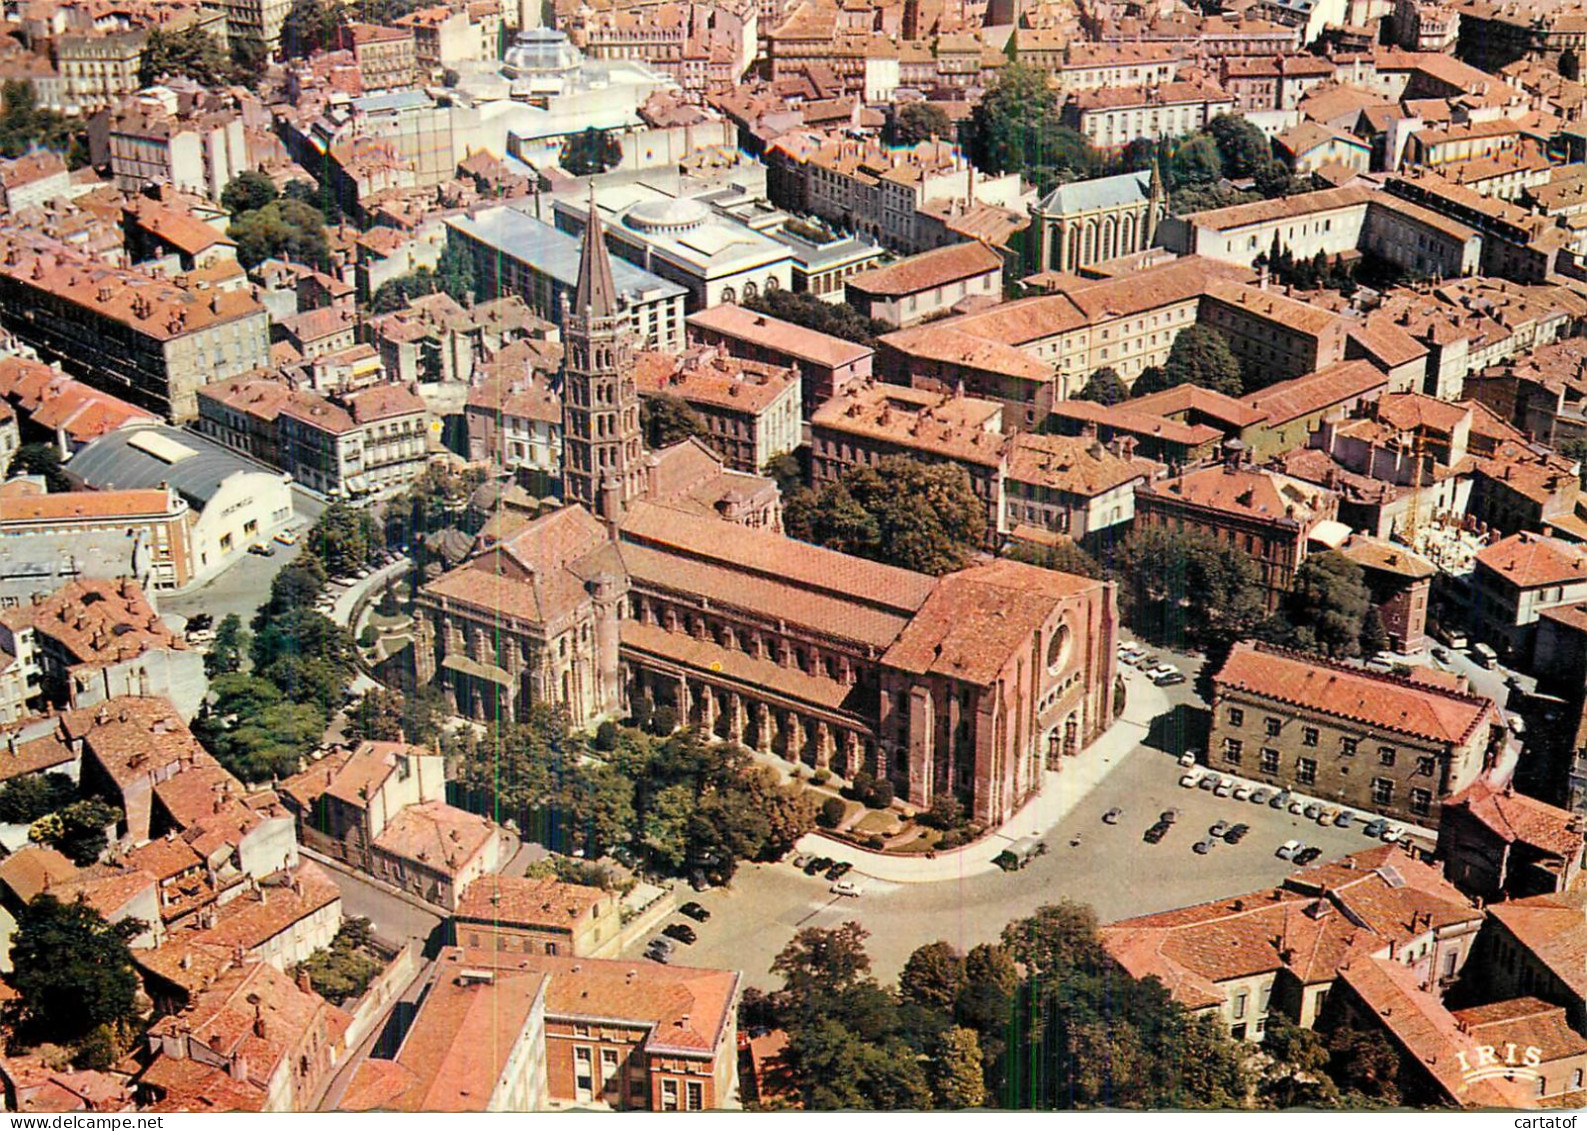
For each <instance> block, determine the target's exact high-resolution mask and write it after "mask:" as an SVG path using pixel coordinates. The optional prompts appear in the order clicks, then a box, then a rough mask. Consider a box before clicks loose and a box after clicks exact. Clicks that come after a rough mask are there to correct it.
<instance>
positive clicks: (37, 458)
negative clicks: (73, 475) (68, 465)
mask: <svg viewBox="0 0 1587 1131" xmlns="http://www.w3.org/2000/svg"><path fill="white" fill-rule="evenodd" d="M6 475H8V476H17V475H37V476H40V477H42V478H43V480H44V487H45V490H47V491H49V493H50V494H52V495H55V494H60V493H64V492H66V491H70V490H71V489H72V481H71V480H70V479H68V478H66V472H65V471H63V470H62V469H61V452H60V449H59V448H57V447H56V446H55V445H54V444H45V443H35V444H23V445H22V446H21V447H20V448H18V449H17V450H16V453H15V454H14V455H12V457H11V466H10V467H9V468H7V469H6Z"/></svg>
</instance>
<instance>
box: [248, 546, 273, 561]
mask: <svg viewBox="0 0 1587 1131" xmlns="http://www.w3.org/2000/svg"><path fill="white" fill-rule="evenodd" d="M248 552H249V553H250V554H258V555H259V556H260V557H261V558H273V557H275V556H276V548H275V547H274V546H272V545H271V544H270V543H268V542H255V543H254V544H253V545H252V546H249V547H248Z"/></svg>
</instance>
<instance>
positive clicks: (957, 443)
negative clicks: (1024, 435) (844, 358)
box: [810, 382, 1006, 467]
mask: <svg viewBox="0 0 1587 1131" xmlns="http://www.w3.org/2000/svg"><path fill="white" fill-rule="evenodd" d="M1002 414H1003V404H1002V402H1001V401H989V400H982V399H980V398H978V397H966V396H955V395H954V394H951V393H933V392H930V391H927V390H923V389H916V388H913V387H911V386H907V385H887V384H883V383H881V382H869V383H866V384H863V385H858V386H855V387H853V388H850V389H849V390H848V391H847V392H845V393H841V394H839V395H838V396H835V397H833V398H831V399H830V400H828V401H827V402H826V403H824V404H822V405H821V407H819V408H818V409H816V411H815V414H814V415H813V416H811V418H810V427H811V429H812V430H822V429H825V430H828V431H831V432H836V433H839V434H846V435H849V436H854V437H858V438H861V439H862V440H870V441H878V442H881V443H882V444H884V445H888V446H896V447H899V448H910V449H915V450H918V451H924V452H928V453H931V454H932V455H935V456H939V457H945V458H951V459H953V460H955V461H957V462H960V463H977V464H983V465H986V466H990V467H998V466H1000V465H1001V463H1002V459H1003V445H1004V443H1005V442H1006V438H1005V437H1004V435H1003V433H1002V427H1001V425H1002Z"/></svg>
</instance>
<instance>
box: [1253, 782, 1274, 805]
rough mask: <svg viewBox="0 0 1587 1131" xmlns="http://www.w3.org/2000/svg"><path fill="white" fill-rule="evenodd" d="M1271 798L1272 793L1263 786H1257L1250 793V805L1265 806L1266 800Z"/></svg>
mask: <svg viewBox="0 0 1587 1131" xmlns="http://www.w3.org/2000/svg"><path fill="white" fill-rule="evenodd" d="M1272 796H1273V791H1272V790H1271V789H1268V788H1267V786H1265V785H1259V786H1257V787H1256V788H1255V789H1253V790H1252V791H1251V804H1252V805H1266V804H1267V799H1268V798H1269V797H1272Z"/></svg>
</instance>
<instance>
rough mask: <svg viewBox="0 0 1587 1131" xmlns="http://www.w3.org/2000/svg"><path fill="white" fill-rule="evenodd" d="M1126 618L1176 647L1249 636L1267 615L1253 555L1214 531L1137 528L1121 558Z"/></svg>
mask: <svg viewBox="0 0 1587 1131" xmlns="http://www.w3.org/2000/svg"><path fill="white" fill-rule="evenodd" d="M1115 566H1116V573H1117V577H1118V582H1119V609H1120V615H1121V616H1122V617H1123V619H1124V622H1125V623H1126V624H1128V625H1129V626H1130V627H1131V628H1133V629H1134V630H1135V631H1136V632H1138V633H1140V634H1141V635H1142V636H1145V637H1146V638H1147V639H1148V640H1152V641H1155V642H1157V643H1159V644H1165V645H1168V646H1170V647H1186V646H1189V647H1204V646H1206V645H1207V644H1208V643H1209V642H1211V641H1214V640H1218V639H1233V638H1236V637H1239V636H1242V635H1246V634H1249V633H1250V631H1251V630H1252V629H1253V628H1254V627H1255V626H1256V625H1257V624H1259V623H1260V622H1261V621H1262V620H1263V619H1264V617H1265V615H1266V596H1265V594H1264V591H1263V589H1262V584H1261V578H1260V576H1259V575H1258V573H1257V570H1256V566H1255V564H1254V563H1253V562H1252V560H1251V558H1250V556H1249V555H1247V554H1245V553H1242V552H1241V551H1240V550H1237V549H1235V548H1234V547H1233V546H1229V545H1226V544H1224V543H1222V542H1220V541H1218V540H1217V539H1215V538H1213V537H1211V536H1210V535H1207V534H1203V533H1199V532H1195V531H1184V532H1176V531H1168V530H1164V529H1162V528H1160V527H1147V528H1144V529H1137V530H1136V531H1135V532H1134V533H1132V534H1131V535H1130V537H1129V538H1128V539H1127V540H1126V541H1125V543H1124V544H1123V546H1122V547H1121V548H1120V551H1119V554H1118V558H1117V560H1116V562H1115Z"/></svg>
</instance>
